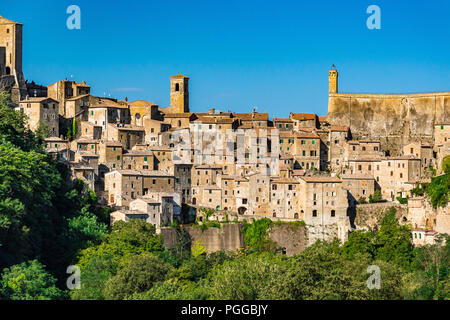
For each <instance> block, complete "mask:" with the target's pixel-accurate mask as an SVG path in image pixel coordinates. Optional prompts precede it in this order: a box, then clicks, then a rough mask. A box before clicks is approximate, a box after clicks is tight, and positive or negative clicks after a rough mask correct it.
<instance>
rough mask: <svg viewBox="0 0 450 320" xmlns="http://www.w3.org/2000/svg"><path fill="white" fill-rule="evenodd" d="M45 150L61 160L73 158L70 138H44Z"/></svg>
mask: <svg viewBox="0 0 450 320" xmlns="http://www.w3.org/2000/svg"><path fill="white" fill-rule="evenodd" d="M44 145H45V151H46V152H48V153H49V154H50V155H51V156H52V157H53V159H55V160H60V161H70V160H72V157H71V156H72V152H71V150H70V145H69V141H68V140H64V139H62V138H58V137H48V138H46V139H44Z"/></svg>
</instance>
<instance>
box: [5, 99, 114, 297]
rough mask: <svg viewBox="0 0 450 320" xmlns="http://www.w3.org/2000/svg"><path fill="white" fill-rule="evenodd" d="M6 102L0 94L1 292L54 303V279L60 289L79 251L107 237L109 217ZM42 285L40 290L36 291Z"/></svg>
mask: <svg viewBox="0 0 450 320" xmlns="http://www.w3.org/2000/svg"><path fill="white" fill-rule="evenodd" d="M8 103H9V100H8V96H7V95H5V94H4V93H0V269H3V270H2V279H3V280H2V282H1V288H0V290H1V291H2V294H3V296H4V297H6V298H11V299H44V298H55V297H57V296H60V294H59V292H58V291H57V290H53V287H52V286H53V285H54V284H53V280H54V279H58V281H57V283H56V284H57V285H58V286H59V287H60V288H64V287H63V286H64V284H65V278H66V277H67V276H68V275H67V274H66V270H67V267H68V266H69V265H71V264H72V262H73V260H74V257H75V255H76V253H77V252H78V250H80V249H81V248H84V247H88V246H91V245H92V244H93V243H97V242H100V241H101V239H102V237H103V235H105V234H106V233H107V232H108V225H107V224H106V223H105V221H107V220H106V216H107V215H106V214H105V212H104V210H103V209H101V208H98V207H97V198H96V195H95V193H94V192H92V191H90V190H89V189H88V188H87V187H86V185H85V184H84V183H82V182H81V181H78V182H76V183H75V184H72V183H71V182H70V181H69V179H68V169H67V167H66V166H65V165H63V164H61V163H58V162H56V161H54V160H52V159H51V157H50V156H49V155H48V154H47V153H45V152H44V150H43V146H42V138H43V137H44V136H40V135H39V134H34V133H33V132H31V131H30V130H28V129H27V127H26V125H25V123H26V119H25V118H24V116H23V114H22V113H21V112H17V111H14V110H13V109H12V108H10V107H9V106H8ZM29 261H31V262H29ZM44 265H45V266H46V267H44ZM34 273H35V275H34V276H33V274H34ZM39 275H42V277H40V276H39ZM12 283H15V284H14V285H13V286H11V285H10V284H12ZM40 284H41V285H42V286H43V287H42V290H38V289H37V288H35V287H34V286H40ZM47 286H48V290H47V289H46V287H47ZM58 290H59V289H58Z"/></svg>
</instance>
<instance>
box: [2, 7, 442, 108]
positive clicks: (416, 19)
mask: <svg viewBox="0 0 450 320" xmlns="http://www.w3.org/2000/svg"><path fill="white" fill-rule="evenodd" d="M71 4H76V5H78V6H79V7H80V8H81V30H68V29H67V28H66V19H67V17H68V14H66V9H67V7H68V6H69V5H71ZM372 4H375V5H378V6H379V7H380V8H381V29H380V30H369V29H368V28H367V27H366V20H367V18H368V17H369V14H367V13H366V9H367V7H368V6H369V5H372ZM0 15H2V16H4V17H5V18H8V19H11V20H15V21H18V22H21V23H23V24H24V56H23V63H24V64H23V69H24V74H25V77H26V78H27V79H29V80H34V81H36V82H37V83H41V84H44V85H48V84H51V83H53V82H55V81H57V80H61V79H64V78H66V77H67V78H71V76H73V78H71V79H74V80H76V81H83V80H85V81H86V82H87V83H88V84H89V85H91V87H92V93H93V94H95V95H104V93H106V95H109V94H111V96H112V97H116V98H119V99H123V98H124V97H125V96H127V97H128V99H129V100H134V99H146V100H150V101H153V102H155V103H157V104H159V105H160V106H161V107H166V106H168V104H169V77H170V76H172V75H176V74H180V73H181V74H184V75H187V76H189V77H190V78H191V82H190V100H191V111H205V110H207V109H208V108H211V107H215V108H216V109H218V110H221V111H227V110H232V111H235V112H249V111H251V110H252V107H253V106H257V108H258V111H260V112H269V113H271V115H275V116H277V117H286V116H288V114H289V112H315V113H318V114H319V115H325V114H326V113H327V103H328V70H329V68H330V66H331V65H332V64H333V63H334V64H336V66H337V68H338V71H339V79H340V81H339V91H340V92H370V93H406V92H429V91H450V23H449V21H448V17H449V15H450V1H447V0H441V1H438V0H428V1H411V0H409V1H406V0H395V1H393V0H388V1H372V0H370V1H350V0H347V1H336V0H334V1H325V0H322V1H302V0H295V1H284V0H278V1H265V0H260V1H253V0H238V1H235V0H227V1H216V0H209V1H203V0H191V1H186V0H185V1H179V0H170V1H166V0H158V1H154V0H142V1H134V0H128V1H105V0H95V1H93V0H90V1H87V0H71V1H66V0H54V1H50V0H43V1H37V0H34V1H16V0H1V5H0Z"/></svg>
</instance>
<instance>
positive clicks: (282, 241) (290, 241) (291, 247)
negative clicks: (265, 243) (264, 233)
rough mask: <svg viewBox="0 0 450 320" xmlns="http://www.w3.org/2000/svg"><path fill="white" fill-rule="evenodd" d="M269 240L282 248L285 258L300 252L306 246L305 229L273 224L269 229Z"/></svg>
mask: <svg viewBox="0 0 450 320" xmlns="http://www.w3.org/2000/svg"><path fill="white" fill-rule="evenodd" d="M269 238H270V239H272V240H273V241H275V242H276V243H277V245H278V246H280V247H281V248H284V250H285V253H286V255H287V256H292V255H295V254H297V253H300V252H302V251H303V250H305V248H306V247H307V245H308V237H307V230H306V228H305V227H302V226H297V225H295V224H293V223H283V224H274V225H273V226H272V227H271V228H270V231H269Z"/></svg>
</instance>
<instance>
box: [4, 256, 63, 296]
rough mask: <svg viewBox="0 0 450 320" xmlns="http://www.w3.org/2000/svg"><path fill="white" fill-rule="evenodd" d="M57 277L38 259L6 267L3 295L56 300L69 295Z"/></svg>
mask: <svg viewBox="0 0 450 320" xmlns="http://www.w3.org/2000/svg"><path fill="white" fill-rule="evenodd" d="M55 284H56V279H55V278H54V277H53V276H52V275H51V274H49V273H48V272H47V271H46V270H45V268H44V266H43V265H42V264H40V263H39V262H38V261H37V260H32V261H28V262H23V263H21V264H18V265H14V266H12V267H10V268H6V269H5V270H4V271H3V273H2V277H1V281H0V285H1V288H2V295H3V297H4V298H5V299H8V300H55V299H64V298H66V297H67V295H66V294H65V292H64V291H62V290H60V289H58V288H57V287H56V285H55Z"/></svg>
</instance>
